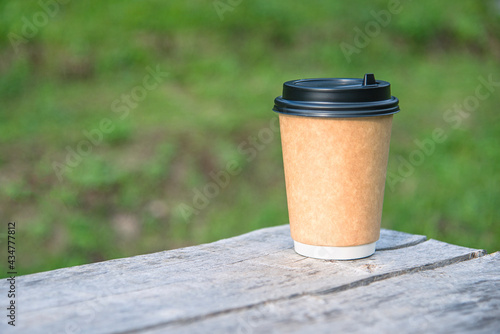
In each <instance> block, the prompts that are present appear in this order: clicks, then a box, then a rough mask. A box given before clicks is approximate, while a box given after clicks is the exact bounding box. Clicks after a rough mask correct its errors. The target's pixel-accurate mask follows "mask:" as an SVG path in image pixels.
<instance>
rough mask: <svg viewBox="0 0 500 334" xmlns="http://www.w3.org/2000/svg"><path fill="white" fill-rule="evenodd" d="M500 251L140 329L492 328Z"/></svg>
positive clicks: (499, 306)
mask: <svg viewBox="0 0 500 334" xmlns="http://www.w3.org/2000/svg"><path fill="white" fill-rule="evenodd" d="M499 291H500V252H497V253H494V254H492V255H487V256H484V257H480V258H477V259H473V260H470V261H465V262H460V263H456V264H452V265H449V266H445V267H440V268H436V269H433V270H427V271H419V272H415V273H412V274H408V275H401V276H397V277H392V278H389V279H386V280H382V281H378V282H373V283H371V284H369V285H363V286H360V287H358V288H355V289H349V290H344V291H339V292H336V291H334V292H331V293H308V294H305V295H302V296H292V297H290V298H283V299H280V300H276V301H274V302H268V303H262V304H259V305H256V306H253V307H247V308H242V309H239V310H236V311H230V312H226V313H222V314H218V315H212V316H206V317H204V318H200V319H197V320H196V321H193V322H185V323H179V324H174V325H170V326H169V325H167V326H162V327H157V328H154V329H150V330H146V331H144V333H148V334H156V333H165V332H168V333H212V332H217V333H366V332H369V333H446V334H447V333H498V332H499V330H500V292H499Z"/></svg>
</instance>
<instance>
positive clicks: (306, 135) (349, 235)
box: [279, 114, 392, 259]
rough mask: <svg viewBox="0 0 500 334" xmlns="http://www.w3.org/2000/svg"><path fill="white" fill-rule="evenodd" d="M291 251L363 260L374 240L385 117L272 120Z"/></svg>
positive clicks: (385, 149) (387, 129) (388, 123)
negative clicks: (276, 131)
mask: <svg viewBox="0 0 500 334" xmlns="http://www.w3.org/2000/svg"><path fill="white" fill-rule="evenodd" d="M279 120H280V131H281V141H282V149H283V162H284V168H285V181H286V193H287V203H288V213H289V220H290V230H291V236H292V238H293V240H294V241H295V250H296V251H297V252H298V253H299V254H302V255H305V256H310V257H316V258H323V259H354V258H361V257H366V256H370V255H371V254H373V252H374V251H375V242H376V241H377V240H378V239H379V236H380V223H381V219H382V206H383V199H384V186H385V178H386V171H387V161H388V155H389V144H390V139H391V127H392V115H384V116H375V117H356V118H324V117H303V116H293V115H286V114H279Z"/></svg>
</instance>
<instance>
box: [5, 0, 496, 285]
mask: <svg viewBox="0 0 500 334" xmlns="http://www.w3.org/2000/svg"><path fill="white" fill-rule="evenodd" d="M61 2H62V1H61ZM65 2H66V3H65V4H60V5H58V7H50V8H51V9H50V10H51V11H53V14H54V15H52V17H50V18H49V19H48V20H47V23H46V24H40V26H39V27H35V28H36V33H35V34H34V36H33V37H30V38H26V43H21V44H20V45H18V46H17V47H16V48H15V47H13V45H12V43H11V38H12V36H13V35H12V33H14V34H17V35H18V36H22V31H23V29H25V25H26V24H27V23H26V22H31V23H33V22H34V21H33V20H34V16H36V15H37V13H38V15H39V18H38V19H39V20H41V19H40V18H41V16H40V15H43V14H39V13H44V9H43V7H42V6H41V5H40V3H39V2H37V1H14V0H8V1H2V2H1V3H0V102H1V103H0V153H1V154H0V187H1V189H0V212H1V219H2V220H3V226H4V232H2V231H0V233H2V236H3V237H2V240H1V242H2V244H4V243H5V238H4V237H5V236H6V234H5V233H6V231H7V222H8V221H16V222H17V234H16V236H17V261H18V270H19V272H20V273H21V274H27V273H32V272H37V271H43V270H50V269H55V268H59V267H66V266H72V265H78V264H83V263H89V262H92V261H101V260H106V259H111V258H116V257H124V256H132V255H136V254H141V253H148V252H154V251H159V250H164V249H171V248H176V247H181V246H186V245H191V244H198V243H202V242H209V241H213V240H217V239H220V238H225V237H231V236H234V235H237V234H241V233H244V232H248V231H251V230H254V229H257V228H262V227H266V226H272V225H278V224H284V223H287V207H286V197H285V185H284V177H283V165H282V161H281V147H280V141H279V134H275V137H274V139H273V140H272V141H271V142H270V143H269V144H265V145H262V142H257V144H258V146H256V147H255V149H256V152H257V155H256V157H255V159H247V158H248V155H245V154H242V152H241V149H238V147H240V145H243V146H244V147H245V148H249V147H252V145H253V144H251V143H252V140H255V138H254V137H256V138H257V139H256V140H258V135H259V133H260V131H261V130H262V129H264V128H266V127H269V124H270V122H271V120H272V119H273V117H276V115H275V114H274V113H273V112H272V111H271V108H272V106H273V99H274V98H275V97H276V96H278V95H280V93H281V85H282V83H283V82H284V81H287V80H291V79H298V78H310V77H361V76H362V75H363V74H364V73H366V72H373V73H375V75H376V77H377V78H379V79H383V80H388V81H390V82H391V83H392V91H393V94H394V95H395V96H397V97H398V98H399V99H400V105H401V110H402V111H401V112H400V113H399V114H398V115H396V116H395V118H394V125H393V135H392V143H391V154H390V160H389V169H388V170H389V172H390V173H393V174H396V175H397V173H398V168H401V161H402V160H401V159H406V160H408V159H409V155H410V154H411V152H413V151H414V150H416V149H418V147H417V146H416V144H415V140H420V141H421V140H425V139H426V138H431V136H432V132H433V131H434V129H436V128H441V129H443V131H444V132H445V134H446V136H447V139H446V140H445V141H444V142H443V143H439V144H436V147H435V151H434V153H433V154H430V155H428V156H427V155H426V156H425V160H424V161H423V163H422V164H421V165H419V166H416V167H415V169H414V171H413V172H412V173H411V175H410V176H408V177H406V178H404V181H401V182H398V183H395V184H393V185H392V186H389V184H388V185H387V186H386V195H385V204H384V214H383V223H382V224H383V227H385V228H391V229H396V230H400V231H405V232H410V233H419V234H425V235H427V236H428V237H430V238H436V239H439V240H443V241H446V242H450V243H454V244H459V245H463V246H469V247H475V248H485V249H487V250H488V251H489V252H493V251H496V250H499V249H500V227H499V224H498V223H499V221H500V209H499V198H500V190H499V189H500V182H499V181H500V177H499V167H498V166H499V165H500V151H499V146H498V143H499V141H498V135H499V134H500V117H499V112H498V106H499V105H500V95H499V94H498V89H499V87H496V90H495V91H494V92H493V93H492V94H491V96H490V97H489V98H487V99H486V100H484V101H481V103H480V105H479V106H478V107H477V108H475V109H474V110H473V111H472V112H470V113H467V117H463V118H461V124H460V127H458V128H456V129H455V128H454V127H452V126H451V125H452V123H449V122H446V121H445V119H444V118H443V116H444V115H445V113H446V112H447V110H449V109H450V108H453V106H454V104H462V103H463V102H464V100H465V99H466V98H467V97H468V96H471V95H472V96H473V95H474V94H475V89H476V87H478V85H479V84H480V81H479V80H478V78H479V77H483V78H485V79H488V78H489V77H490V76H491V78H492V80H494V81H496V82H499V81H500V21H499V17H500V7H499V5H498V2H494V1H474V0H465V1H457V2H448V1H440V2H439V1H427V0H426V1H413V2H412V1H402V2H401V12H400V13H399V14H394V15H391V16H390V22H389V24H388V25H387V26H386V27H381V29H380V33H378V34H375V36H373V37H372V38H370V39H369V42H368V45H367V46H366V47H363V48H360V51H359V53H355V54H352V55H351V61H350V62H348V61H347V59H346V57H345V56H344V54H343V53H342V51H341V48H340V44H341V43H342V42H345V43H348V44H351V45H355V37H356V34H357V33H356V30H355V28H359V29H361V30H362V31H364V30H365V28H366V25H367V24H368V23H369V22H376V21H375V20H374V16H373V11H375V12H377V13H378V12H380V11H381V10H387V8H388V3H389V2H388V1H349V2H347V1H320V0H311V1H307V2H306V1H293V2H292V1H284V0H279V1H278V0H275V1H266V0H251V1H250V0H243V1H241V2H239V3H238V2H237V1H233V2H232V4H233V5H231V4H230V2H228V1H222V3H225V4H228V6H229V7H225V9H228V10H227V11H225V12H223V13H218V12H217V9H216V7H215V6H214V3H215V4H218V5H220V3H221V2H220V1H219V2H217V1H214V2H210V1H154V0H143V1H128V2H125V1H118V0H110V1H97V0H87V1H65ZM45 3H53V2H51V1H50V0H47V1H46V2H45ZM219 14H221V15H219ZM46 16H47V17H48V15H46ZM42 21H43V20H42ZM42 21H38V22H39V23H40V22H42ZM35 22H37V21H35ZM42 23H43V22H42ZM9 36H10V37H9ZM16 51H17V52H16ZM157 66H158V67H159V68H160V69H161V70H162V71H165V72H167V73H168V76H167V77H166V78H164V80H163V82H162V83H161V85H160V86H159V87H158V88H157V89H155V90H152V91H149V92H148V94H147V96H146V97H145V99H144V100H142V101H140V102H138V105H137V107H135V108H132V109H131V110H130V113H129V114H128V116H127V117H125V118H123V119H120V117H119V114H117V113H115V112H113V109H112V107H111V104H112V102H113V101H114V100H116V99H120V98H121V96H122V94H129V93H130V92H131V90H132V89H133V88H134V87H136V86H137V85H142V80H143V78H144V77H145V75H147V73H148V72H147V70H146V68H147V67H151V68H156V67H157ZM103 118H109V119H111V120H112V122H113V125H114V130H113V131H111V132H110V133H108V134H104V136H103V141H102V143H101V144H100V145H97V146H94V147H93V149H92V152H91V153H90V154H89V155H87V156H85V157H83V159H82V161H81V163H80V164H78V166H77V167H75V168H72V169H71V171H68V172H67V173H65V174H64V175H63V180H62V181H59V180H58V178H57V177H56V174H55V172H54V170H53V167H52V164H53V162H54V161H57V162H64V161H65V158H66V155H67V147H68V146H69V147H70V148H73V149H75V148H76V147H77V145H78V143H79V142H81V141H82V140H85V139H86V137H85V136H84V133H83V131H90V130H92V129H95V128H97V127H98V126H99V122H100V121H101V120H102V119H103ZM261 145H262V146H261ZM249 160H250V161H249ZM230 161H237V162H238V163H239V166H240V168H241V171H240V173H239V174H238V175H236V176H233V177H231V180H230V183H229V185H228V186H227V187H225V188H224V189H221V190H220V193H219V194H218V195H217V196H215V197H213V198H211V199H210V201H209V202H210V203H209V204H208V205H207V206H206V207H205V208H203V209H202V210H199V212H197V214H192V215H190V216H189V217H188V218H187V219H185V217H184V216H183V214H182V212H183V211H182V208H183V204H184V205H187V206H192V205H193V197H194V196H195V193H196V191H197V190H198V191H203V189H204V187H205V186H206V185H207V184H208V183H209V182H211V181H212V178H211V176H210V173H212V172H219V171H221V170H225V169H226V165H227V163H228V162H230ZM4 265H6V264H2V266H4ZM3 273H4V271H2V274H3ZM2 274H0V275H2Z"/></svg>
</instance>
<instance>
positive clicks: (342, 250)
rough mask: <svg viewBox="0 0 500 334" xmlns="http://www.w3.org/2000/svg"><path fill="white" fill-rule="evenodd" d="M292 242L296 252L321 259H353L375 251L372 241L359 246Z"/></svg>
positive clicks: (366, 255)
mask: <svg viewBox="0 0 500 334" xmlns="http://www.w3.org/2000/svg"><path fill="white" fill-rule="evenodd" d="M293 242H294V248H295V252H297V253H298V254H300V255H303V256H307V257H312V258H315V259H322V260H355V259H361V258H364V257H368V256H370V255H372V254H373V253H375V244H376V242H373V243H371V244H365V245H359V246H349V247H330V246H313V245H307V244H303V243H301V242H298V241H295V240H294V241H293Z"/></svg>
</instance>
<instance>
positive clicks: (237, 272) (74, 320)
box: [0, 225, 484, 333]
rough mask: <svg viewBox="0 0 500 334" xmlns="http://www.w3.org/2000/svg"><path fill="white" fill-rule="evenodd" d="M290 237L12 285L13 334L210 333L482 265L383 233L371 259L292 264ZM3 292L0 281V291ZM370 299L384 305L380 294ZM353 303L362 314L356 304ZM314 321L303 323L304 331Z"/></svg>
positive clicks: (254, 237) (228, 242)
mask: <svg viewBox="0 0 500 334" xmlns="http://www.w3.org/2000/svg"><path fill="white" fill-rule="evenodd" d="M289 233H290V232H289V228H288V226H287V225H285V226H278V227H273V228H267V229H262V230H257V231H254V232H251V233H248V234H245V235H242V236H238V237H234V238H230V239H224V240H220V241H217V242H214V243H211V244H204V245H199V246H194V247H188V248H182V249H176V250H171V251H165V252H159V253H154V254H148V255H141V256H136V257H131V258H125V259H117V260H112V261H106V262H101V263H94V264H89V265H84V266H78V267H72V268H65V269H59V270H54V271H50V272H44V273H38V274H33V275H27V276H22V277H18V282H17V284H18V290H19V291H20V294H19V298H18V307H19V308H18V325H19V326H16V331H15V332H16V333H139V332H148V331H151V332H155V331H158V332H170V331H171V330H172V331H179V332H184V331H187V332H197V331H198V332H200V333H202V332H207V331H206V330H205V329H206V328H205V323H207V322H210V321H215V322H213V324H212V326H216V323H217V322H216V320H217V318H218V317H223V316H228V317H232V316H233V315H234V317H235V318H234V319H238V318H237V314H245V313H244V312H246V311H248V312H250V311H252V310H259V309H260V308H262V307H265V305H271V304H273V305H277V306H278V305H286V304H287V303H291V302H292V301H294V302H296V301H298V300H300V299H301V298H306V299H307V298H326V296H329V295H337V294H340V293H345V292H349V291H354V290H359V289H361V288H363V289H364V288H368V287H370V286H373V285H374V284H375V283H374V282H377V281H381V282H382V281H384V282H385V281H387V282H390V281H392V280H394V279H396V278H398V277H406V276H408V277H417V276H415V273H418V272H420V271H429V272H434V271H435V270H437V268H444V267H446V266H449V265H450V264H453V263H457V262H461V261H466V260H469V259H471V258H476V257H479V256H482V255H484V252H483V251H481V250H474V249H469V248H464V247H459V246H454V245H450V244H446V243H443V242H439V241H435V240H428V241H426V240H425V237H423V236H414V235H410V234H406V233H400V232H395V231H389V230H382V233H381V240H380V241H379V242H378V244H377V249H378V251H377V252H376V253H375V254H374V255H373V256H372V257H369V258H366V259H361V260H354V261H325V260H316V259H309V258H304V257H302V256H300V255H298V254H296V253H295V252H294V251H293V249H292V246H293V242H292V240H291V238H290V234H289ZM470 262H471V261H466V262H464V264H467V263H470ZM365 286H366V287H365ZM6 288H7V282H6V281H5V280H2V282H1V283H0V291H5V289H6ZM374 293H376V291H374ZM323 296H325V297H323ZM371 298H374V299H376V296H375V295H374V296H373V297H371ZM378 298H379V300H378V301H379V302H380V303H384V302H386V298H385V296H384V295H383V294H382V295H379V296H378ZM345 302H346V303H347V302H349V300H346V301H345ZM351 302H353V303H354V300H352V301H351ZM358 302H359V307H361V306H362V305H363V303H364V301H363V298H361V299H360V300H358ZM372 302H373V303H374V302H375V301H372ZM290 305H291V306H293V305H292V304H290ZM238 312H243V313H238ZM318 319H319V318H318ZM315 321H316V319H315V318H314V316H313V317H311V324H313V323H314V322H315ZM269 324H270V326H271V327H273V326H274V325H271V324H272V321H271V322H269ZM232 326H233V327H234V324H233V325H232ZM224 328H226V327H224V326H222V327H221V328H220V329H221V330H223V329H224ZM227 328H228V331H229V332H234V331H232V330H229V328H230V327H227ZM4 329H6V323H5V322H4V323H1V324H0V331H1V332H2V333H3V332H4ZM7 329H10V328H7ZM233 329H234V328H233ZM239 329H240V328H239V327H238V328H237V330H239ZM242 330H244V329H242ZM287 330H288V329H287ZM213 331H215V332H220V331H219V330H215V327H214V330H213ZM213 331H212V332H213Z"/></svg>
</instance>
